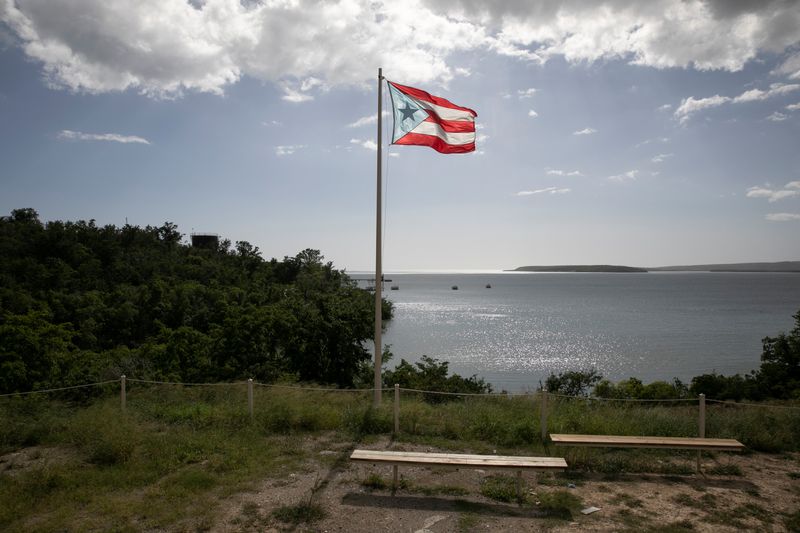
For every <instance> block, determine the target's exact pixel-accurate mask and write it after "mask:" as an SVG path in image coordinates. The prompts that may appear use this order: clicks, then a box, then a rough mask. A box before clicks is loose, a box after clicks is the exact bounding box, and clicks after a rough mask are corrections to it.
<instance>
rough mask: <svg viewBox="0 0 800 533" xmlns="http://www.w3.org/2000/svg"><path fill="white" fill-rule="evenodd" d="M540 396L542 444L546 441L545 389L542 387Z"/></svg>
mask: <svg viewBox="0 0 800 533" xmlns="http://www.w3.org/2000/svg"><path fill="white" fill-rule="evenodd" d="M541 396H542V399H541V403H540V405H539V409H540V411H541V413H540V414H541V426H542V444H544V443H545V442H546V441H547V389H545V388H542V391H541Z"/></svg>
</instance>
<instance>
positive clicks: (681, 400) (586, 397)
mask: <svg viewBox="0 0 800 533" xmlns="http://www.w3.org/2000/svg"><path fill="white" fill-rule="evenodd" d="M547 395H548V396H555V397H557V398H573V399H576V400H592V401H601V402H696V401H698V399H697V398H664V399H663V400H653V399H649V398H647V399H645V398H642V399H637V398H599V397H597V396H569V395H568V394H559V393H557V392H548V393H547ZM707 401H708V400H707Z"/></svg>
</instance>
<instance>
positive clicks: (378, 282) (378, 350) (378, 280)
mask: <svg viewBox="0 0 800 533" xmlns="http://www.w3.org/2000/svg"><path fill="white" fill-rule="evenodd" d="M382 103H383V69H382V68H379V69H378V179H377V191H378V194H377V200H376V204H375V205H376V216H375V339H374V340H375V397H374V400H373V405H374V406H375V407H378V406H379V405H380V404H381V388H382V386H383V384H382V380H381V358H382V356H383V344H382V343H381V326H382V321H381V315H382V312H381V311H382V309H381V289H382V287H383V270H382V265H381V225H382V223H381V188H382V187H381V185H382V182H381V179H382V178H381V167H382V161H381V151H382V150H383V136H382V130H383V123H382V118H383V117H382V116H381V113H382V109H381V106H382Z"/></svg>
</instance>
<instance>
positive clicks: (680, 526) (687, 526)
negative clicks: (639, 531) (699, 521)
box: [643, 520, 694, 533]
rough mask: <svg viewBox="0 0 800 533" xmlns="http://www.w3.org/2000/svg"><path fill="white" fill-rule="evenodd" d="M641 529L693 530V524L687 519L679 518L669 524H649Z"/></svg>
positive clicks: (656, 532)
mask: <svg viewBox="0 0 800 533" xmlns="http://www.w3.org/2000/svg"><path fill="white" fill-rule="evenodd" d="M643 531H644V532H645V533H684V532H685V531H694V524H692V523H691V522H690V521H689V520H680V521H678V522H672V523H670V524H663V525H659V526H649V527H647V528H645V529H644V530H643Z"/></svg>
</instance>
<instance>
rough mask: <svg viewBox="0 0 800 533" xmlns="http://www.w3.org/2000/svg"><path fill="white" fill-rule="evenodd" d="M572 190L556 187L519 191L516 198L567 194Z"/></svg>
mask: <svg viewBox="0 0 800 533" xmlns="http://www.w3.org/2000/svg"><path fill="white" fill-rule="evenodd" d="M571 191H572V189H567V188H558V187H545V188H544V189H536V190H535V191H519V192H518V193H517V196H532V195H534V194H567V193H569V192H571Z"/></svg>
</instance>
